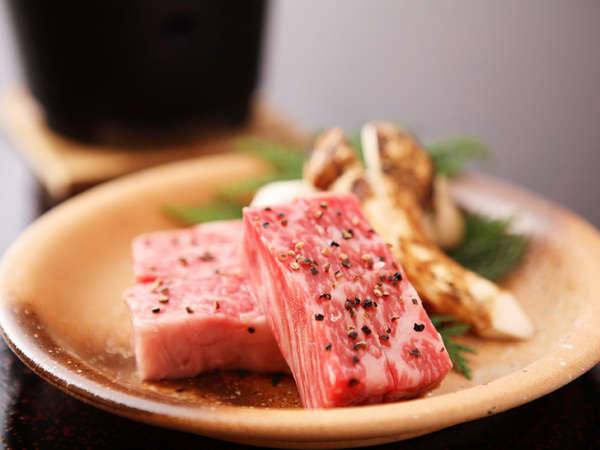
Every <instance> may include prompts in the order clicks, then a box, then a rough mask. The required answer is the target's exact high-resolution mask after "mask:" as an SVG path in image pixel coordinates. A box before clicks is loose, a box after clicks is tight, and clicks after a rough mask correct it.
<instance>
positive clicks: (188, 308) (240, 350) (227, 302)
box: [124, 275, 289, 380]
mask: <svg viewBox="0 0 600 450" xmlns="http://www.w3.org/2000/svg"><path fill="white" fill-rule="evenodd" d="M124 297H125V301H126V302H127V305H128V306H129V309H130V314H131V322H132V325H133V331H134V346H135V356H136V361H137V367H138V371H139V374H140V376H141V377H142V378H143V379H148V380H149V379H153V380H156V379H162V378H181V377H189V376H194V375H197V374H199V373H201V372H204V371H207V370H213V369H221V370H232V369H248V370H253V371H257V372H281V371H285V372H287V371H288V370H289V369H287V364H286V363H285V361H284V360H283V358H282V356H281V353H280V351H279V348H278V347H277V344H276V343H275V340H274V339H273V335H272V334H271V330H270V329H269V328H268V326H267V323H266V320H265V315H264V314H263V312H262V310H261V308H260V306H259V305H257V304H256V301H255V300H254V297H253V295H252V294H251V293H250V291H249V290H248V283H247V282H246V280H244V279H242V278H240V277H239V276H236V275H212V276H211V277H206V278H189V279H183V278H181V279H166V280H160V281H156V282H155V283H144V284H138V285H136V286H134V287H132V288H130V289H128V290H127V291H126V292H125V294H124Z"/></svg>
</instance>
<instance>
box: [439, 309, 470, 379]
mask: <svg viewBox="0 0 600 450" xmlns="http://www.w3.org/2000/svg"><path fill="white" fill-rule="evenodd" d="M431 322H432V323H433V326H434V327H435V328H436V329H437V330H438V332H439V333H440V336H442V339H443V341H444V346H445V347H446V350H447V351H448V355H449V356H450V360H451V361H452V364H453V365H454V367H453V369H454V370H455V371H456V372H458V373H462V374H463V375H464V376H465V377H466V378H467V379H468V380H470V379H471V378H472V373H471V368H470V367H469V365H468V364H469V360H468V359H467V358H466V357H465V355H464V354H465V353H471V354H476V353H477V351H476V350H475V349H474V348H472V347H469V346H468V345H464V344H460V343H458V342H456V341H455V340H454V339H453V338H455V337H456V336H462V335H464V334H465V333H466V332H467V331H469V329H470V326H469V325H467V324H466V323H462V322H458V321H457V320H456V319H455V318H454V317H452V316H431Z"/></svg>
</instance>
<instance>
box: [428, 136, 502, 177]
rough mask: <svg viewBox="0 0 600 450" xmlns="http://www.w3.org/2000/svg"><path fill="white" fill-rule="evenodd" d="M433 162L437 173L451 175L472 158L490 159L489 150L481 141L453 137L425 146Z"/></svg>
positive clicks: (461, 168)
mask: <svg viewBox="0 0 600 450" xmlns="http://www.w3.org/2000/svg"><path fill="white" fill-rule="evenodd" d="M425 148H426V149H427V152H428V153H429V156H431V159H433V162H434V163H435V171H436V173H437V174H438V175H446V176H447V177H453V176H454V175H457V174H458V173H459V172H461V171H462V170H463V169H464V168H465V166H466V165H467V163H468V162H470V161H472V160H480V161H485V160H488V159H490V156H491V154H490V151H489V149H488V148H487V146H486V145H485V144H483V143H482V142H480V141H478V140H476V139H473V138H468V137H455V138H449V139H444V140H441V141H436V142H432V143H430V144H427V145H426V146H425Z"/></svg>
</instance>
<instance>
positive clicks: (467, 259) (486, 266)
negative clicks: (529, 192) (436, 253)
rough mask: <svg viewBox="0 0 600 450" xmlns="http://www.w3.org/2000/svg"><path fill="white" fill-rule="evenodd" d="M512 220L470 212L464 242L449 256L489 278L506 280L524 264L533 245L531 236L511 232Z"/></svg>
mask: <svg viewBox="0 0 600 450" xmlns="http://www.w3.org/2000/svg"><path fill="white" fill-rule="evenodd" d="M511 221H512V219H510V218H509V219H490V218H488V217H484V216H482V215H479V214H473V213H469V212H466V213H465V225H466V229H465V236H464V238H463V241H462V242H461V244H460V245H459V246H458V247H457V248H455V249H454V250H452V251H449V252H448V255H449V256H450V257H451V258H452V259H454V260H455V261H457V262H459V263H460V264H461V265H463V266H464V267H466V268H468V269H470V270H472V271H473V272H476V273H478V274H480V275H481V276H483V277H485V278H488V279H490V280H498V279H500V278H502V277H503V276H504V275H506V274H507V273H508V272H510V271H511V270H513V269H514V268H515V267H517V266H518V265H519V264H520V262H521V260H522V258H523V255H524V254H525V251H526V250H527V244H528V242H529V238H528V236H526V235H523V234H517V233H512V232H510V224H511Z"/></svg>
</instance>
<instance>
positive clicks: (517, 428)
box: [0, 140, 600, 450]
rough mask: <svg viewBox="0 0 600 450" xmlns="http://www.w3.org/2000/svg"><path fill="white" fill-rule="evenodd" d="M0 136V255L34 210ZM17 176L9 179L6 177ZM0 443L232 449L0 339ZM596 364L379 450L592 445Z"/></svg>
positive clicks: (599, 412) (597, 401) (596, 434)
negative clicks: (28, 361)
mask: <svg viewBox="0 0 600 450" xmlns="http://www.w3.org/2000/svg"><path fill="white" fill-rule="evenodd" d="M14 155H15V153H14V152H12V151H11V149H10V148H9V147H8V143H7V141H6V140H0V165H1V167H2V170H1V171H0V175H6V174H10V176H1V177H0V192H4V195H2V196H1V197H0V199H2V201H3V202H4V204H3V205H2V206H3V214H2V217H3V220H1V221H0V252H2V253H3V252H4V250H5V248H4V247H5V246H6V244H7V243H8V241H10V240H12V239H13V238H14V236H15V234H16V232H18V230H19V229H21V228H23V227H24V226H25V225H26V224H27V223H28V222H29V221H31V220H32V219H33V217H32V216H33V215H34V214H30V213H29V212H30V211H37V213H40V212H42V210H43V202H42V201H41V200H42V196H41V195H40V192H41V190H39V189H38V188H37V186H36V184H35V181H34V179H33V177H32V176H31V175H29V174H28V173H27V171H26V170H25V169H24V163H23V162H21V161H20V160H19V159H18V158H15V156H14ZM14 174H17V175H16V176H13V175H14ZM0 413H1V414H2V415H1V417H0V419H1V421H2V423H1V428H0V430H1V441H2V444H3V446H4V447H6V448H191V447H195V448H232V444H230V443H227V442H221V441H216V440H213V439H209V438H205V437H202V436H196V435H192V434H188V433H183V432H178V431H172V430H166V429H162V428H158V427H153V426H149V425H144V424H141V423H137V422H134V421H131V420H127V419H122V418H120V417H117V416H114V415H112V414H109V413H106V412H104V411H101V410H98V409H96V408H94V407H92V406H89V405H87V404H85V403H83V402H81V401H79V400H76V399H74V398H72V397H70V396H69V395H67V394H65V393H63V392H62V391H60V390H58V389H56V388H55V387H53V386H51V385H49V384H48V383H46V382H45V381H44V380H42V379H41V378H39V377H38V376H37V375H35V374H33V373H32V372H31V371H30V370H29V369H27V368H26V367H25V366H24V365H23V364H22V363H21V362H20V361H19V360H18V358H16V356H14V355H13V353H12V352H11V351H10V350H9V349H8V348H7V347H6V345H5V344H4V343H3V342H0ZM599 424H600V365H597V366H596V367H594V368H593V369H592V370H590V371H589V372H587V373H586V374H584V375H582V376H581V377H580V378H578V379H576V380H575V381H573V382H572V383H570V384H569V385H567V386H565V387H563V388H562V389H559V390H558V391H556V392H554V393H552V394H549V395H547V396H545V397H542V398H541V399H538V400H536V401H533V402H531V403H528V404H526V405H524V406H521V407H519V408H516V409H513V410H510V411H507V412H504V413H501V414H498V415H495V416H492V417H489V418H485V419H482V420H478V421H475V422H470V423H466V424H462V425H458V426H454V427H451V428H448V429H446V430H442V431H439V432H436V433H433V434H430V435H427V436H423V437H420V438H416V439H412V440H410V441H404V442H400V443H396V444H389V445H386V446H382V447H381V448H407V449H408V448H410V449H411V450H416V449H447V448H463V449H464V448H466V449H470V448H473V449H505V448H513V449H514V448H523V449H525V448H527V449H532V448H536V449H537V448H539V449H546V448H548V449H550V448H561V449H565V448H567V449H568V448H590V449H591V448H600V427H599Z"/></svg>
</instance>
